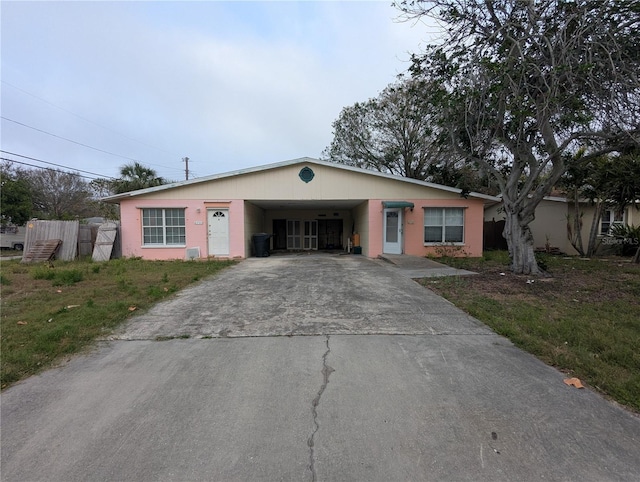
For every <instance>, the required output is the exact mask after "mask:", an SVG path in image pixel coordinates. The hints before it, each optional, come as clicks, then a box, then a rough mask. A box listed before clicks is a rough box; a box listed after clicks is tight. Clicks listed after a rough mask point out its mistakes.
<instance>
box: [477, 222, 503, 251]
mask: <svg viewBox="0 0 640 482" xmlns="http://www.w3.org/2000/svg"><path fill="white" fill-rule="evenodd" d="M504 225H505V221H504V219H501V220H500V221H496V220H495V219H493V220H491V221H485V222H484V236H483V243H482V244H483V246H482V249H507V240H506V239H504V236H502V231H504Z"/></svg>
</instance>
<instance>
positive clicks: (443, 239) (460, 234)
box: [424, 208, 464, 244]
mask: <svg viewBox="0 0 640 482" xmlns="http://www.w3.org/2000/svg"><path fill="white" fill-rule="evenodd" d="M424 242H425V244H428V243H462V242H464V209H463V208H424Z"/></svg>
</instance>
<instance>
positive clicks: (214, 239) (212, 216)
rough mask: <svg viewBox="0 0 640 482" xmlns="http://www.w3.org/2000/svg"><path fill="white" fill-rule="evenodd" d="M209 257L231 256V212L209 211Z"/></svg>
mask: <svg viewBox="0 0 640 482" xmlns="http://www.w3.org/2000/svg"><path fill="white" fill-rule="evenodd" d="M207 224H208V225H209V229H208V235H209V256H228V255H229V210H228V209H209V210H207Z"/></svg>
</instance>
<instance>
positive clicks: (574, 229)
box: [567, 189, 584, 256]
mask: <svg viewBox="0 0 640 482" xmlns="http://www.w3.org/2000/svg"><path fill="white" fill-rule="evenodd" d="M582 214H583V213H582V212H581V210H580V199H579V196H578V190H577V189H574V192H573V218H572V217H571V215H568V218H569V219H567V236H568V238H569V242H570V243H571V246H573V247H574V249H575V250H576V251H577V252H578V254H579V255H580V256H584V246H583V244H582Z"/></svg>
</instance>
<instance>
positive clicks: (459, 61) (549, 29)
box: [396, 0, 640, 274]
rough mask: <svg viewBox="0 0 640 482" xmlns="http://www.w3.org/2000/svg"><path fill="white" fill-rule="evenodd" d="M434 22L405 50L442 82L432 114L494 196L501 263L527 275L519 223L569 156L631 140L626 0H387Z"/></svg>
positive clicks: (639, 103) (423, 72)
mask: <svg viewBox="0 0 640 482" xmlns="http://www.w3.org/2000/svg"><path fill="white" fill-rule="evenodd" d="M396 5H397V6H398V7H399V8H400V9H402V10H403V12H404V13H405V15H406V16H407V17H409V18H415V17H421V16H432V17H435V18H437V19H438V20H439V21H440V22H443V23H444V24H446V29H445V31H444V32H443V39H442V42H441V43H439V44H438V45H432V46H429V47H428V48H427V49H426V51H425V52H424V53H422V54H421V55H419V56H415V57H414V63H413V67H412V72H413V74H414V76H416V77H417V78H426V79H430V80H431V81H434V80H435V81H437V82H440V83H442V85H445V86H446V89H447V95H446V96H445V98H444V102H443V105H442V110H441V112H442V116H441V125H442V126H443V127H445V128H446V129H447V131H448V133H449V136H450V140H451V143H452V146H454V147H455V149H457V150H458V152H460V153H461V154H462V155H463V156H464V157H465V158H466V159H467V160H468V161H469V162H473V163H476V164H478V165H480V166H482V167H483V168H484V169H485V170H486V171H487V172H489V173H490V174H491V175H492V176H493V177H494V178H495V179H496V182H497V183H498V185H499V187H500V192H501V195H502V198H503V203H504V209H505V215H506V225H505V229H504V233H503V234H504V237H505V238H506V240H507V244H508V246H509V253H510V256H511V263H512V269H513V271H514V272H516V273H526V274H538V273H540V269H539V267H538V265H537V263H536V260H535V256H534V249H533V236H532V234H531V230H530V229H529V224H530V223H531V222H532V221H533V220H534V217H535V210H536V207H537V206H538V204H539V203H540V201H541V200H542V199H543V197H544V196H546V195H548V194H549V193H550V192H551V189H552V188H553V187H554V185H555V184H556V183H557V182H558V180H559V179H560V177H561V176H562V175H563V173H564V172H565V171H566V170H567V168H568V166H569V163H570V162H571V156H570V155H569V154H570V153H571V152H576V151H577V149H578V148H582V149H583V150H584V154H583V155H582V157H581V158H580V161H579V162H587V161H588V160H590V159H593V158H595V157H598V156H601V155H603V154H606V153H609V152H615V151H618V152H620V151H623V150H625V149H627V148H629V146H633V145H637V144H638V143H639V139H640V137H639V132H640V81H639V77H638V74H639V72H640V49H638V46H637V38H638V37H637V32H638V31H640V2H639V1H638V0H619V1H616V2H609V1H591V0H571V1H569V0H535V1H534V0H431V1H403V2H398V3H397V4H396Z"/></svg>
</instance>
